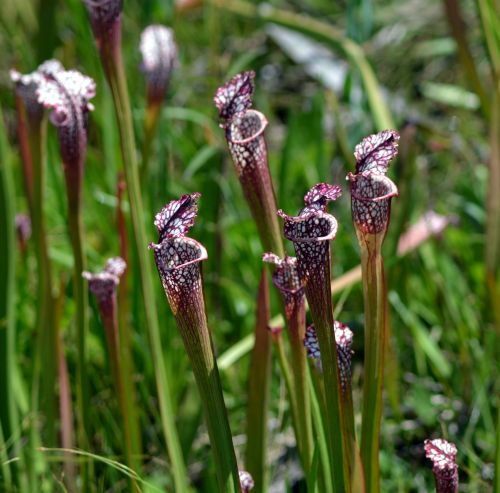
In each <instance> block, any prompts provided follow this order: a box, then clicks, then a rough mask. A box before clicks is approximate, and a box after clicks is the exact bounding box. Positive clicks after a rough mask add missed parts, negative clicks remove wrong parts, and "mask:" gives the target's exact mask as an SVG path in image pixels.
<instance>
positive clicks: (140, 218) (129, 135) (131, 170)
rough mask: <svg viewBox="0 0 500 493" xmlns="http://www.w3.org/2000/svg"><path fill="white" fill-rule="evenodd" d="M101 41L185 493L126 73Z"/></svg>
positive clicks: (178, 481)
mask: <svg viewBox="0 0 500 493" xmlns="http://www.w3.org/2000/svg"><path fill="white" fill-rule="evenodd" d="M101 41H103V42H101V43H100V44H99V47H100V52H101V61H102V64H103V67H104V71H105V73H106V77H107V80H108V83H109V85H110V88H111V94H112V96H113V102H114V106H115V112H116V119H117V123H118V131H119V135H120V146H121V151H122V159H123V166H124V172H125V181H126V184H127V192H128V196H129V200H130V214H131V219H132V230H133V235H134V243H135V249H136V253H137V257H138V261H139V271H140V276H141V288H142V295H143V301H144V310H145V314H146V322H147V328H148V336H149V343H150V348H151V352H152V356H153V365H154V368H155V377H156V385H157V391H158V398H159V407H160V416H161V421H162V426H163V434H164V437H165V443H166V445H167V449H168V453H169V456H170V460H171V461H172V473H173V477H174V483H175V488H176V490H177V491H187V489H188V476H187V471H186V466H185V464H184V459H183V457H182V449H181V446H180V442H179V437H178V434H177V431H176V429H175V420H174V416H175V412H174V405H173V402H172V397H171V390H170V384H169V381H168V378H167V373H166V368H165V362H164V360H163V352H162V348H161V337H160V331H159V325H158V315H157V312H156V305H155V303H154V302H153V300H154V299H155V296H154V289H153V279H152V275H151V263H150V261H149V259H148V258H147V257H146V253H147V252H146V251H145V249H144V245H146V244H147V241H146V233H145V228H144V212H143V205H142V196H141V192H140V182H139V173H138V166H137V156H136V148H135V136H134V131H133V125H132V112H131V109H130V101H129V96H128V89H127V81H126V76H125V70H124V66H123V60H122V55H121V50H120V49H119V47H118V48H117V47H113V46H112V45H111V43H110V42H107V40H101Z"/></svg>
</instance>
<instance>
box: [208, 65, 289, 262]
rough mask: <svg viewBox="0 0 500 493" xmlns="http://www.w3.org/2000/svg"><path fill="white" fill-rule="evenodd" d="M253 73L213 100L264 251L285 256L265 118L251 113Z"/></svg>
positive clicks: (239, 78)
mask: <svg viewBox="0 0 500 493" xmlns="http://www.w3.org/2000/svg"><path fill="white" fill-rule="evenodd" d="M254 79H255V72H253V71H249V72H242V73H240V74H238V75H236V76H235V77H233V78H232V79H231V80H230V81H229V82H227V83H226V84H224V85H223V86H221V87H219V89H217V92H216V94H215V97H214V102H215V106H216V107H217V110H218V111H219V117H220V121H221V123H220V126H221V127H222V128H223V129H224V133H225V137H226V141H227V144H228V147H229V151H230V153H231V157H232V159H233V163H234V166H235V168H236V172H237V173H238V178H239V180H240V183H241V187H242V189H243V194H244V195H245V199H246V201H247V203H248V206H249V207H250V211H251V213H252V217H253V219H254V221H255V224H256V225H257V229H258V231H259V236H260V239H261V242H262V245H263V246H264V248H265V250H266V251H273V252H275V253H276V254H277V255H279V256H281V257H282V256H283V255H284V250H283V241H282V239H281V234H280V228H279V222H278V219H277V217H276V211H277V206H276V197H275V194H274V189H273V184H272V179H271V174H270V172H269V164H268V160H267V143H266V139H265V137H264V131H265V129H266V127H267V124H268V122H267V119H266V117H265V116H264V115H263V114H262V113H260V112H259V111H256V110H253V109H251V106H252V99H253V92H254Z"/></svg>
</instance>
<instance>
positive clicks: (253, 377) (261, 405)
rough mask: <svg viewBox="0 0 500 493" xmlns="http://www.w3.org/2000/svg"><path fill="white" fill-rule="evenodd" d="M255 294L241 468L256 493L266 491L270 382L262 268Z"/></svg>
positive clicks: (267, 310)
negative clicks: (250, 479) (251, 482)
mask: <svg viewBox="0 0 500 493" xmlns="http://www.w3.org/2000/svg"><path fill="white" fill-rule="evenodd" d="M258 292H259V295H258V301H257V317H256V323H255V344H254V348H253V351H252V357H251V361H250V369H249V381H248V405H247V447H246V452H245V468H246V469H247V471H248V472H249V473H250V474H251V475H252V477H253V479H254V481H255V492H256V493H259V492H265V491H267V468H266V456H267V453H266V450H267V409H268V404H269V393H270V383H271V378H270V373H271V337H270V335H269V331H268V329H267V327H268V321H269V318H270V316H271V313H270V306H269V303H270V302H269V283H268V278H267V269H266V268H263V269H262V273H261V277H260V282H259V291H258Z"/></svg>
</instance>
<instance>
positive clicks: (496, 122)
mask: <svg viewBox="0 0 500 493" xmlns="http://www.w3.org/2000/svg"><path fill="white" fill-rule="evenodd" d="M499 84H500V80H499ZM499 106H500V87H499V88H498V91H497V94H496V95H495V96H494V97H493V103H492V107H493V115H492V118H491V126H490V159H489V177H488V202H487V226H486V268H487V270H488V272H489V274H490V275H491V276H492V278H493V279H495V278H496V276H497V274H498V271H499V267H500V109H499ZM494 306H495V305H494Z"/></svg>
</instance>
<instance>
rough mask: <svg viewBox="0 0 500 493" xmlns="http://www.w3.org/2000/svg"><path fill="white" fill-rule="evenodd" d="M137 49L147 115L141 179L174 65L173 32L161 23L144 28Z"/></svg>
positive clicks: (145, 169)
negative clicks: (139, 53)
mask: <svg viewBox="0 0 500 493" xmlns="http://www.w3.org/2000/svg"><path fill="white" fill-rule="evenodd" d="M139 49H140V52H141V56H142V62H141V71H142V72H143V74H144V78H145V80H146V113H145V116H144V144H143V148H142V171H141V173H142V177H143V178H146V177H147V174H148V166H149V157H150V153H151V144H152V142H153V138H154V136H155V133H156V128H157V126H158V120H159V116H160V111H161V107H162V103H163V100H164V99H165V94H166V92H167V90H168V86H169V82H170V78H171V76H172V72H173V71H174V68H175V66H176V64H177V45H176V44H175V39H174V32H173V31H172V29H170V28H168V27H166V26H162V25H160V24H153V25H151V26H148V27H146V29H144V31H142V34H141V42H140V45H139Z"/></svg>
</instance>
